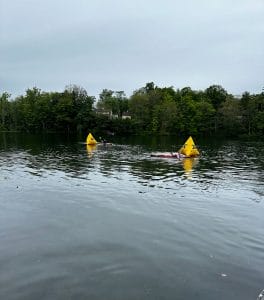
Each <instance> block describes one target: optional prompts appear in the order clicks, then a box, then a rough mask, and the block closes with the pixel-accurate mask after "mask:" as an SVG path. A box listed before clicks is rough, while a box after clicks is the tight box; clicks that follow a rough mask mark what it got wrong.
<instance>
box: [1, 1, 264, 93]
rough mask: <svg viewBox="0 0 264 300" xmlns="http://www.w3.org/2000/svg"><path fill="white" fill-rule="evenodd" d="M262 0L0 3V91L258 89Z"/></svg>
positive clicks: (263, 68) (263, 50)
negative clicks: (215, 86)
mask: <svg viewBox="0 0 264 300" xmlns="http://www.w3.org/2000/svg"><path fill="white" fill-rule="evenodd" d="M263 15H264V3H263V1H262V0H240V1H238V0H233V1H230V0H229V1H227V0H222V1H216V0H215V1H213V0H211V1H209V0H203V1H196V0H186V1H184V3H182V1H176V0H171V1H169V0H164V1H157V0H156V1H155V0H152V1H151V0H146V1H141V0H140V1H139V0H134V1H125V0H108V1H106V0H97V1H96V2H95V3H92V2H91V1H84V0H83V1H82V0H75V1H73V0H63V1H62V0H61V1H59V0H57V1H54V0H53V1H52V0H46V1H41V0H34V1H33V0H0V92H2V91H8V92H10V93H11V94H13V95H17V94H22V93H23V92H24V91H25V89H26V88H29V87H32V86H37V87H39V88H41V89H43V90H47V91H50V90H58V91H59V90H63V89H64V87H65V86H66V85H67V84H71V83H75V84H79V85H81V86H83V87H84V88H86V89H87V91H88V93H89V94H90V95H97V94H98V93H99V92H100V91H101V90H102V89H103V88H109V89H113V90H124V91H125V92H126V93H127V94H130V93H132V91H133V90H134V89H136V88H139V87H141V86H143V85H145V83H146V82H149V81H154V82H155V83H156V84H157V85H159V86H174V87H175V88H182V87H184V86H191V87H192V88H194V89H204V88H206V87H208V86H209V85H211V84H221V85H222V86H223V87H224V88H226V89H227V90H228V92H231V93H233V94H240V93H242V92H243V91H245V90H248V91H250V92H260V91H261V89H262V87H263V86H264V82H263V73H264V62H263V53H264V42H263V34H264V22H263V20H262V19H263Z"/></svg>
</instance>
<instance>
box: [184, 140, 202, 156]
mask: <svg viewBox="0 0 264 300" xmlns="http://www.w3.org/2000/svg"><path fill="white" fill-rule="evenodd" d="M179 152H180V153H181V154H184V155H186V156H187V157H193V156H198V155H200V152H199V151H198V149H197V148H196V146H195V144H194V141H193V139H192V137H191V136H190V137H189V138H188V139H187V141H186V142H185V143H184V145H183V146H182V147H181V149H180V150H179Z"/></svg>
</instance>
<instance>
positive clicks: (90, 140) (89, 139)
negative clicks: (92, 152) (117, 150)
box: [86, 133, 97, 145]
mask: <svg viewBox="0 0 264 300" xmlns="http://www.w3.org/2000/svg"><path fill="white" fill-rule="evenodd" d="M86 144H87V145H96V144H97V141H96V139H95V138H94V137H93V135H92V134H91V133H89V134H88V136H87V138H86Z"/></svg>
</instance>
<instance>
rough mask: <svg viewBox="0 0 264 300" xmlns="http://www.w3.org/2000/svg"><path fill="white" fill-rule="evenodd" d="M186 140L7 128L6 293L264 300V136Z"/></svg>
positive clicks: (2, 258)
mask: <svg viewBox="0 0 264 300" xmlns="http://www.w3.org/2000/svg"><path fill="white" fill-rule="evenodd" d="M185 138H186V137H184V138H183V139H180V140H177V141H176V142H175V139H176V138H174V139H172V138H163V139H162V138H160V139H157V138H149V137H148V138H130V139H125V138H123V139H115V140H114V144H113V145H112V146H100V145H98V146H97V147H96V148H92V147H89V148H87V147H86V145H85V144H83V143H82V138H79V139H77V138H67V137H65V138H62V137H60V138H58V136H55V135H47V136H38V137H36V136H29V135H19V134H1V133H0V299H7V300H13V299H26V300H31V299H32V300H36V299H38V300H40V299H49V300H50V299H56V300H57V299H62V300H65V299H100V300H103V299H111V300H119V299H120V300H130V299H131V300H136V299H151V300H152V299H183V300H186V299H195V300H197V299H201V300H214V299H216V300H219V299H223V300H236V299H237V300H250V299H256V298H257V296H258V295H259V293H260V291H261V290H262V289H263V288H264V184H263V182H264V171H263V170H264V159H263V156H264V150H263V149H264V143H263V142H241V141H240V142H239V141H226V140H225V141H223V140H201V141H196V142H198V146H199V149H200V151H201V153H202V155H201V157H200V158H198V159H185V160H180V161H179V160H177V159H158V158H152V157H151V156H150V154H151V152H153V151H175V150H177V149H178V148H179V147H180V146H181V144H182V143H183V142H184V140H185ZM83 139H84V138H83Z"/></svg>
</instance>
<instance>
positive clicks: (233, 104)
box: [0, 82, 264, 137]
mask: <svg viewBox="0 0 264 300" xmlns="http://www.w3.org/2000/svg"><path fill="white" fill-rule="evenodd" d="M0 131H21V132H61V131H64V132H82V133H87V132H88V131H92V132H93V133H99V132H100V133H105V134H117V135H125V134H126V135H127V134H186V135H189V134H192V135H200V136H207V135H222V136H228V137H240V136H263V134H264V92H261V93H259V94H250V93H248V92H245V93H244V94H243V95H242V96H241V97H235V96H233V95H232V94H229V93H227V91H226V90H225V89H224V88H223V87H222V86H220V85H212V86H210V87H208V88H207V89H205V90H204V91H201V90H198V91H196V90H192V89H191V88H190V87H185V88H183V89H177V90H176V89H174V88H173V87H165V88H161V87H158V86H155V85H154V83H153V82H150V83H147V84H146V85H145V87H142V88H139V89H137V90H135V91H134V92H133V94H132V95H131V96H130V97H127V96H126V95H125V93H124V92H123V91H112V90H108V89H104V90H102V92H101V94H100V95H99V98H98V99H96V98H95V97H94V96H89V95H88V93H87V91H86V90H85V89H84V88H82V87H79V86H76V85H70V86H66V88H65V90H64V91H63V92H44V91H41V90H40V89H38V88H36V87H34V88H32V89H28V90H26V92H25V95H21V96H18V97H16V98H15V99H12V98H11V95H9V94H8V93H6V92H5V93H2V94H0Z"/></svg>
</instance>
